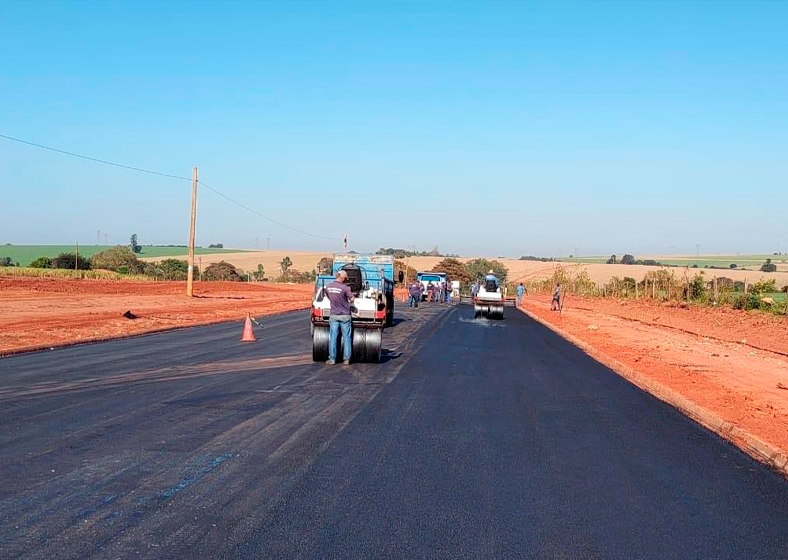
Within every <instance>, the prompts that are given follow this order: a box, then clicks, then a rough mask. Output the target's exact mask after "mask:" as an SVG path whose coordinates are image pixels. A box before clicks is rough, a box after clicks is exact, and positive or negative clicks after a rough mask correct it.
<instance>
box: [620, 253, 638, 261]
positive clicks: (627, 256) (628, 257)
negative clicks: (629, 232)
mask: <svg viewBox="0 0 788 560" xmlns="http://www.w3.org/2000/svg"><path fill="white" fill-rule="evenodd" d="M621 264H635V257H633V256H632V255H630V254H629V253H627V254H626V255H624V256H623V257H621Z"/></svg>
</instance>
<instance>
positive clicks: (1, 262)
mask: <svg viewBox="0 0 788 560" xmlns="http://www.w3.org/2000/svg"><path fill="white" fill-rule="evenodd" d="M0 266H14V261H12V260H11V257H3V258H1V259H0Z"/></svg>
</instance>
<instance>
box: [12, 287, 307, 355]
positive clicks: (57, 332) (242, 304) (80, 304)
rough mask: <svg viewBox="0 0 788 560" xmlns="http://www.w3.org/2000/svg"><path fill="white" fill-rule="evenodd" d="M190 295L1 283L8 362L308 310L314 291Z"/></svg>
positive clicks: (210, 290) (219, 290) (180, 290)
mask: <svg viewBox="0 0 788 560" xmlns="http://www.w3.org/2000/svg"><path fill="white" fill-rule="evenodd" d="M185 290H186V283H185V282H118V281H107V280H87V279H85V280H71V279H59V278H58V279H55V278H0V310H2V312H1V313H0V355H2V354H7V353H13V352H18V351H22V350H26V349H36V348H49V347H54V346H61V345H67V344H73V343H78V342H86V341H91V340H104V339H109V338H120V337H123V336H129V335H133V334H141V333H145V332H153V331H158V330H164V329H168V328H173V327H183V326H193V325H204V324H209V323H216V322H220V321H227V320H232V319H240V318H243V317H244V316H246V314H247V313H251V314H252V315H253V316H260V315H270V314H273V313H281V312H284V311H291V310H294V309H305V308H307V307H309V304H310V301H311V296H312V290H313V287H312V285H289V284H246V283H240V282H195V284H194V294H195V297H194V298H188V297H186V295H185ZM126 311H131V312H132V313H133V314H135V315H137V316H138V318H137V319H126V318H124V317H123V314H124V313H125V312H126ZM240 335H241V333H240V331H239V333H238V336H239V337H240Z"/></svg>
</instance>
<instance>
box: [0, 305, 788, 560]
mask: <svg viewBox="0 0 788 560" xmlns="http://www.w3.org/2000/svg"><path fill="white" fill-rule="evenodd" d="M506 311H507V316H506V320H504V321H501V322H489V321H487V320H474V319H473V318H472V309H471V308H470V307H466V306H456V307H453V308H441V307H438V306H422V308H421V309H419V310H418V311H416V312H412V311H410V310H404V311H401V312H398V324H397V325H396V326H395V327H394V328H392V329H390V330H387V332H386V335H385V337H384V347H385V348H386V351H385V356H384V363H383V364H380V365H373V364H356V365H353V366H350V367H342V366H333V367H330V366H326V365H324V364H313V363H311V359H310V354H309V349H310V344H309V328H308V316H307V315H306V314H305V313H294V314H287V315H281V316H278V317H272V318H268V319H266V320H265V325H266V327H265V329H264V330H263V331H262V332H261V331H259V330H258V336H259V338H260V340H258V342H256V343H248V344H243V343H241V342H239V341H238V338H239V336H240V330H241V329H240V325H239V324H237V323H232V324H224V325H216V326H211V327H200V328H194V329H187V330H182V331H175V332H170V333H164V334H157V335H151V336H145V337H139V338H132V339H128V340H120V341H113V342H108V343H103V344H94V345H89V346H80V347H73V348H66V349H61V350H56V351H51V352H45V353H37V354H29V355H23V356H17V357H12V358H6V359H2V360H0V411H2V416H0V450H1V451H0V558H2V559H3V560H5V559H11V558H40V559H57V558H74V559H82V558H106V559H111V558H112V559H114V558H124V559H125V558H177V559H189V558H195V559H197V558H201V559H204V558H316V559H317V558H369V559H378V558H447V559H449V558H451V559H454V558H472V559H480V558H567V559H569V558H572V559H580V558H621V559H634V558H653V559H660V560H662V559H669V558H698V559H711V558H715V559H717V558H742V559H754V558H770V559H772V558H788V483H786V481H785V480H784V479H783V478H781V477H780V476H779V475H778V474H776V473H775V472H772V471H770V470H769V469H768V468H766V467H764V466H762V465H760V464H758V463H756V462H754V461H753V460H751V459H750V458H748V457H747V456H745V455H744V454H743V453H741V452H740V451H738V450H737V449H736V448H734V447H733V446H732V445H730V444H728V443H727V442H725V441H723V440H721V439H719V438H718V437H716V436H715V435H713V434H711V433H710V432H708V431H706V430H705V429H703V428H701V427H699V426H698V425H696V424H694V423H693V422H691V421H690V420H688V419H686V418H685V417H683V416H682V415H681V414H679V413H678V412H676V411H675V410H673V409H672V408H670V407H669V406H668V405H666V404H664V403H662V402H660V401H658V400H656V399H654V398H653V397H651V396H649V395H647V394H645V393H643V392H641V391H640V390H639V389H637V388H635V387H633V386H631V385H630V384H628V383H627V382H626V381H624V380H623V379H621V378H620V377H618V376H617V375H616V374H615V373H613V372H612V371H610V370H608V369H607V368H605V367H603V366H601V365H600V364H598V363H596V362H595V361H593V360H592V359H591V358H589V357H588V356H586V355H585V354H583V353H582V352H581V351H580V350H578V349H577V348H575V347H574V346H572V345H570V344H568V343H567V342H565V341H564V340H563V339H561V338H559V337H558V336H557V335H555V334H553V333H552V332H551V331H549V330H547V329H545V328H544V327H542V326H541V325H539V324H536V323H534V322H533V321H531V320H529V319H528V318H526V317H525V316H524V315H522V314H520V313H519V312H517V311H515V310H513V309H507V310H506Z"/></svg>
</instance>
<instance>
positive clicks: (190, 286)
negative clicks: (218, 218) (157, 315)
mask: <svg viewBox="0 0 788 560" xmlns="http://www.w3.org/2000/svg"><path fill="white" fill-rule="evenodd" d="M196 221H197V167H195V168H194V169H192V217H191V221H190V222H189V258H188V266H187V272H186V295H187V296H189V297H193V296H194V228H195V225H196V224H195V222H196Z"/></svg>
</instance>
